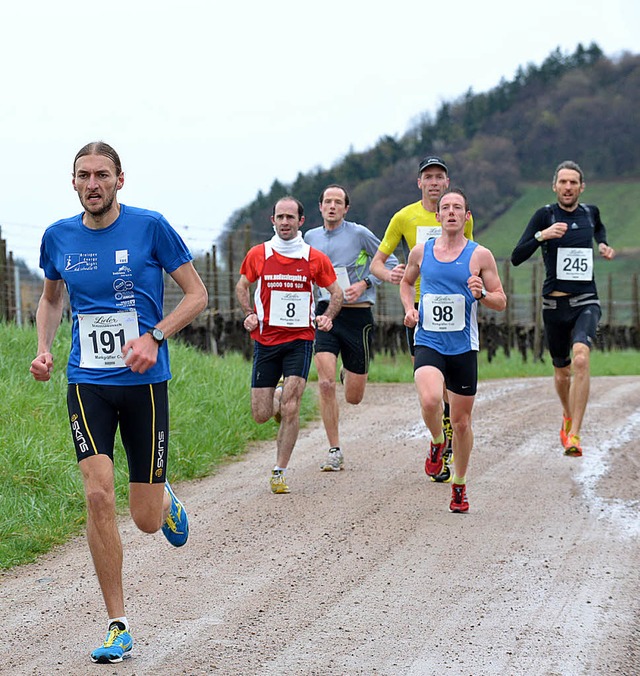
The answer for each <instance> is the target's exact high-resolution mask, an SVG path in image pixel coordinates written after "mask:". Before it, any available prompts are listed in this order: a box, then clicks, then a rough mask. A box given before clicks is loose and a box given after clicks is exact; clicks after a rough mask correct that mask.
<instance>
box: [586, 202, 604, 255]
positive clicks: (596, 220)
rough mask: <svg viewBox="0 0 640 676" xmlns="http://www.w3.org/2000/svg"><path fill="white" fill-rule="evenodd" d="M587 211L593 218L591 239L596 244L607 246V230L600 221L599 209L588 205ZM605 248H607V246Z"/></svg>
mask: <svg viewBox="0 0 640 676" xmlns="http://www.w3.org/2000/svg"><path fill="white" fill-rule="evenodd" d="M589 211H590V212H591V217H592V218H593V238H594V239H595V240H596V242H598V244H607V229H606V228H605V227H604V223H603V222H602V221H601V220H600V209H598V207H597V206H595V205H594V204H589ZM607 246H609V245H608V244H607Z"/></svg>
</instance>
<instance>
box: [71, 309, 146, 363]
mask: <svg viewBox="0 0 640 676" xmlns="http://www.w3.org/2000/svg"><path fill="white" fill-rule="evenodd" d="M78 332H79V334H80V368H83V369H89V368H91V369H116V368H124V367H125V363H124V357H123V356H122V348H123V347H124V344H125V343H126V342H127V341H129V340H133V339H134V338H138V337H139V335H140V330H139V328H138V313H137V312H136V311H135V310H130V311H129V312H113V313H108V314H96V315H81V314H79V315H78Z"/></svg>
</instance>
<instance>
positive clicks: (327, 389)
mask: <svg viewBox="0 0 640 676" xmlns="http://www.w3.org/2000/svg"><path fill="white" fill-rule="evenodd" d="M314 362H315V365H316V370H317V371H318V389H319V391H320V414H321V416H322V423H323V424H324V430H325V432H326V434H327V440H328V442H329V446H330V447H331V448H338V447H339V446H340V433H339V428H338V424H339V417H340V414H339V411H338V400H337V397H336V366H337V362H338V358H337V357H336V355H335V354H333V352H317V353H316V355H315V357H314Z"/></svg>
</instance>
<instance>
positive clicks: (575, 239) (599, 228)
mask: <svg viewBox="0 0 640 676" xmlns="http://www.w3.org/2000/svg"><path fill="white" fill-rule="evenodd" d="M557 222H563V223H567V225H568V227H567V231H566V232H565V233H564V235H563V236H562V237H558V238H556V239H547V240H545V241H544V242H538V240H536V238H535V237H534V235H535V234H536V232H538V230H545V229H546V228H548V227H549V226H550V225H551V224H552V223H557ZM594 239H595V240H596V242H597V243H598V244H601V243H604V244H606V243H607V231H606V228H605V226H604V224H603V222H602V221H601V220H600V211H599V209H598V207H596V206H595V205H593V204H579V205H578V208H577V209H575V210H574V211H565V210H564V209H562V207H560V205H559V204H553V205H551V204H547V205H546V206H544V207H542V208H540V209H538V210H537V211H536V213H535V214H533V216H532V217H531V220H530V221H529V224H528V225H527V227H526V230H525V231H524V234H523V235H522V237H521V238H520V241H519V242H518V243H517V244H516V246H515V248H514V250H513V251H512V253H511V262H512V263H513V265H520V263H524V261H526V260H527V259H529V258H531V256H532V255H533V254H534V253H535V252H536V250H537V249H538V247H540V248H541V249H542V259H543V261H544V267H545V270H546V277H545V280H544V283H543V285H542V295H543V296H546V295H548V294H549V293H551V292H552V291H562V292H564V293H568V294H571V295H578V294H582V293H595V294H596V295H597V290H596V283H595V279H594V276H593V270H592V271H591V278H590V279H580V280H577V279H558V275H557V272H558V250H559V249H561V250H562V252H561V253H562V256H561V259H560V265H561V267H564V269H566V270H569V272H568V273H567V276H570V275H571V271H572V270H573V269H574V268H575V270H579V268H580V266H581V265H586V262H585V259H584V257H582V259H581V258H580V256H579V255H578V256H577V257H571V256H569V255H566V256H565V253H567V252H570V251H571V250H576V249H582V250H584V249H591V251H593V240H594Z"/></svg>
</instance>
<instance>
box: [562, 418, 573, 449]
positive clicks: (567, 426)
mask: <svg viewBox="0 0 640 676" xmlns="http://www.w3.org/2000/svg"><path fill="white" fill-rule="evenodd" d="M570 432H571V418H565V417H564V414H563V415H562V427H561V428H560V443H561V444H562V445H563V446H566V445H567V439H568V438H569V433H570Z"/></svg>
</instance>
